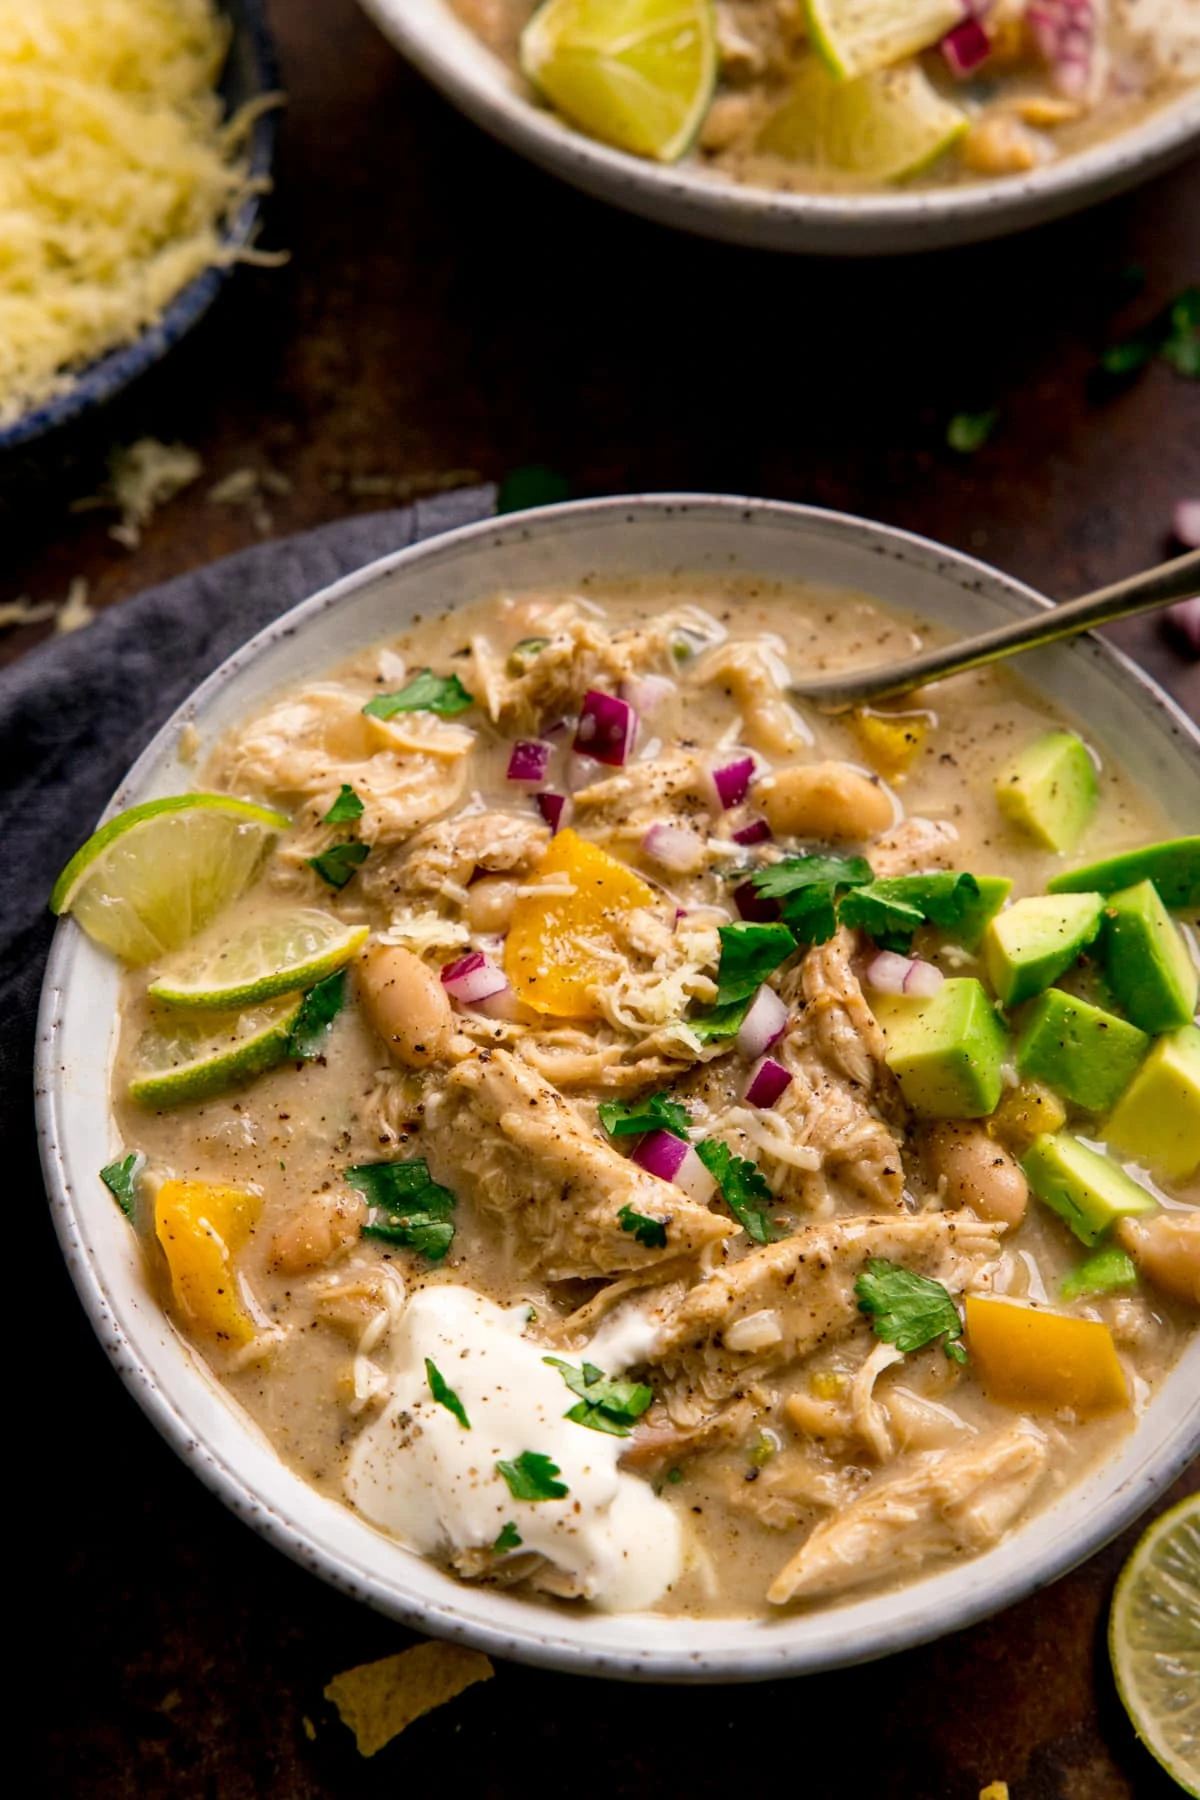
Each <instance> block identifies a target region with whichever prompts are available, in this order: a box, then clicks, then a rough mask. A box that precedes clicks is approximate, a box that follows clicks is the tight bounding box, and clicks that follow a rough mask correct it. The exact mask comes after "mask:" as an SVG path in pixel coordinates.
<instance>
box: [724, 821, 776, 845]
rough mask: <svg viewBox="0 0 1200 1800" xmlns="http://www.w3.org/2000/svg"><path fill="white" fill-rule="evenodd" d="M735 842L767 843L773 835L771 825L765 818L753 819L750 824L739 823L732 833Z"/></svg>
mask: <svg viewBox="0 0 1200 1800" xmlns="http://www.w3.org/2000/svg"><path fill="white" fill-rule="evenodd" d="M730 835H731V837H732V838H733V841H734V843H735V844H765V843H767V842H769V840H770V837H771V827H770V826H769V825H768V824H767V821H766V820H765V819H751V820H750V822H749V824H748V825H739V826H738V828H737V830H736V831H734V832H731V833H730Z"/></svg>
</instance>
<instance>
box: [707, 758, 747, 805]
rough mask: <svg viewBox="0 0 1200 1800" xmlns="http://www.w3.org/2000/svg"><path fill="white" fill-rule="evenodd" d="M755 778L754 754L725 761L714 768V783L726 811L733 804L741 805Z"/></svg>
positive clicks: (718, 797)
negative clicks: (729, 761) (719, 766)
mask: <svg viewBox="0 0 1200 1800" xmlns="http://www.w3.org/2000/svg"><path fill="white" fill-rule="evenodd" d="M753 778H754V758H753V757H752V756H739V757H738V759H737V761H736V762H731V763H725V764H724V765H723V767H721V768H719V769H714V770H713V772H712V784H713V786H714V787H715V788H716V790H717V799H718V800H719V802H720V804H721V806H722V808H723V809H724V810H725V811H726V812H728V810H729V808H730V807H731V806H740V805H741V803H742V801H743V800H744V799H745V798H746V794H747V791H748V789H749V787H750V783H751V781H752V780H753Z"/></svg>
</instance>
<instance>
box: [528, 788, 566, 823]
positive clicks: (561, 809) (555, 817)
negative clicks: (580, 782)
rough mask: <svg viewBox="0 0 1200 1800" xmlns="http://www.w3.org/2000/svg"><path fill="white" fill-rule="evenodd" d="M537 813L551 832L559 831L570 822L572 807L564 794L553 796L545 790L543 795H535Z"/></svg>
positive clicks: (553, 794)
mask: <svg viewBox="0 0 1200 1800" xmlns="http://www.w3.org/2000/svg"><path fill="white" fill-rule="evenodd" d="M533 797H534V799H535V800H536V801H537V806H538V811H539V812H540V813H541V815H542V817H543V819H545V821H546V823H547V825H548V826H549V827H550V830H551V831H552V832H554V831H561V830H562V828H563V826H564V825H569V824H570V822H571V812H572V810H573V809H572V806H571V802H570V800H569V799H568V798H567V796H566V794H555V793H551V792H550V791H549V790H547V792H546V793H544V794H535V795H534V796H533Z"/></svg>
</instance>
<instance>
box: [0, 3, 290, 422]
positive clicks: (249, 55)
mask: <svg viewBox="0 0 1200 1800" xmlns="http://www.w3.org/2000/svg"><path fill="white" fill-rule="evenodd" d="M218 4H219V8H220V10H221V11H222V12H224V13H226V14H227V15H228V17H229V19H230V22H231V23H232V26H233V36H232V39H231V41H230V45H229V55H228V57H227V59H226V63H225V69H224V73H223V74H222V76H221V81H220V93H221V97H222V99H223V100H224V102H225V110H226V113H227V114H230V115H232V114H233V113H234V112H236V111H237V109H238V107H239V106H242V105H244V104H245V102H246V101H247V100H253V99H255V98H256V97H257V96H258V95H259V94H266V93H272V92H274V91H275V90H276V89H277V88H278V86H279V71H278V65H277V63H276V60H275V48H274V45H273V44H272V42H271V34H270V31H269V30H268V28H267V19H266V7H265V5H264V4H263V0H218ZM276 117H277V115H276V114H275V113H274V112H268V113H264V114H263V115H262V117H261V118H259V119H258V120H256V121H255V124H254V127H253V130H252V131H251V134H250V173H251V175H252V176H256V177H257V176H263V175H267V174H269V173H270V168H271V159H272V156H273V154H274V150H275V129H276ZM261 210H262V195H261V194H249V195H247V197H246V198H245V200H243V202H242V204H241V206H240V207H239V208H238V210H237V212H236V213H235V214H234V215H233V216H232V217H231V218H230V220H229V222H228V224H227V225H226V227H225V230H224V231H223V233H222V234H221V241H222V242H223V243H225V244H230V245H234V246H238V245H242V244H246V243H249V242H250V240H251V238H252V237H253V235H254V230H255V226H256V225H257V222H258V219H259V215H260V213H261ZM235 266H236V265H226V266H224V267H220V268H212V269H205V270H204V271H203V272H202V273H201V274H199V275H197V276H196V277H195V278H194V280H192V281H189V282H188V284H187V286H186V287H185V288H182V289H181V290H180V292H179V293H178V294H176V296H175V298H174V299H173V300H172V301H171V304H170V305H169V306H168V307H167V309H166V311H165V312H164V313H163V315H162V317H161V318H160V319H159V321H158V323H157V324H156V325H151V326H150V327H149V328H148V329H147V330H145V331H143V332H142V334H141V336H140V337H137V338H135V339H134V341H133V343H131V344H124V345H122V346H121V347H120V348H119V349H116V350H110V351H108V353H107V354H106V355H104V356H101V357H98V358H97V359H96V361H95V362H92V363H88V364H87V365H86V366H85V367H84V368H83V369H81V370H80V371H79V373H78V375H77V376H76V379H75V380H74V381H73V382H72V384H71V386H70V387H69V388H68V389H67V390H66V392H65V393H62V394H57V395H55V397H54V398H53V399H52V400H47V401H46V402H45V404H44V405H42V406H37V407H34V408H33V410H32V411H30V412H27V413H22V415H21V417H20V418H18V419H15V420H14V421H13V422H12V424H10V425H7V426H4V427H2V428H0V455H2V454H3V453H4V452H5V451H6V450H15V449H16V448H17V446H18V445H21V444H28V443H30V442H31V441H32V440H33V439H34V438H39V437H42V436H43V435H44V434H45V433H46V432H48V431H53V430H54V429H55V428H56V427H57V426H59V425H65V424H66V423H67V422H68V421H69V420H72V419H76V418H78V417H79V416H80V415H81V414H82V413H85V412H90V411H91V410H92V409H93V408H94V407H97V406H103V405H104V404H105V402H106V401H108V400H111V399H112V397H113V395H114V394H116V393H119V392H120V390H121V389H122V388H123V387H127V386H128V385H129V383H130V382H131V381H134V380H136V379H137V377H138V376H139V375H141V374H143V373H144V372H145V370H147V369H148V368H150V367H151V365H152V364H154V363H156V362H157V361H158V360H159V358H160V357H163V356H165V355H166V353H167V351H168V350H170V349H171V348H172V347H173V346H174V345H175V344H177V343H178V342H179V340H180V338H181V337H183V335H184V333H185V332H187V331H190V330H191V328H192V326H193V325H194V324H195V323H196V321H197V319H199V318H201V317H202V315H203V314H204V313H206V312H207V311H208V308H209V307H210V306H211V305H212V303H213V301H214V300H215V299H216V297H217V295H218V293H219V292H220V290H221V288H222V287H223V286H224V284H225V282H226V281H227V280H228V278H229V276H230V274H231V273H232V269H233V267H235Z"/></svg>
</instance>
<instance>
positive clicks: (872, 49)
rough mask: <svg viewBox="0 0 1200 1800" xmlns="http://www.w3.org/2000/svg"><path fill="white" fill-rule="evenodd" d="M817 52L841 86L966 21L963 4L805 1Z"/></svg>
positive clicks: (945, 0)
mask: <svg viewBox="0 0 1200 1800" xmlns="http://www.w3.org/2000/svg"><path fill="white" fill-rule="evenodd" d="M805 10H806V11H807V14H808V35H809V39H810V41H811V43H812V47H813V49H814V50H815V51H816V53H817V55H818V56H819V57H820V58H821V60H822V62H823V63H824V64H825V66H826V68H827V69H828V70H829V73H830V74H831V75H833V76H835V77H836V78H837V80H838V81H853V80H854V79H855V77H856V76H858V75H869V74H870V73H871V71H872V70H873V69H886V68H890V66H891V65H892V64H893V63H898V62H903V60H904V58H905V57H906V56H915V55H916V53H917V51H918V50H927V49H928V48H929V46H930V45H931V44H936V43H939V42H940V41H941V39H942V38H944V37H945V35H946V33H947V32H948V31H952V30H953V28H954V27H955V26H956V25H961V24H962V21H963V5H962V0H806V8H805Z"/></svg>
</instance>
